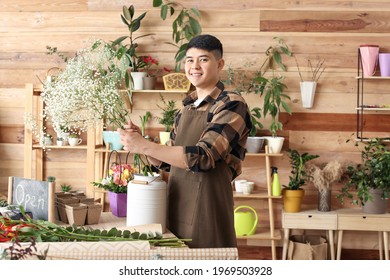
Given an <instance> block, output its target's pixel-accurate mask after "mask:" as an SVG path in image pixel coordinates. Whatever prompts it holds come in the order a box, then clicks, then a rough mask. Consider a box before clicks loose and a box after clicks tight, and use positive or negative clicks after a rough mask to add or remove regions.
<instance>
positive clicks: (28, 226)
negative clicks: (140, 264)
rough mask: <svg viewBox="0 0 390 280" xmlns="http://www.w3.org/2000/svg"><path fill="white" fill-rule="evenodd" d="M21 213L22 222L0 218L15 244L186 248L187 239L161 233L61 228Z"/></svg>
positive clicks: (76, 227) (112, 229) (115, 229)
mask: <svg viewBox="0 0 390 280" xmlns="http://www.w3.org/2000/svg"><path fill="white" fill-rule="evenodd" d="M20 209H21V213H23V215H24V219H25V220H10V219H8V218H6V217H4V216H0V225H5V226H7V227H10V228H12V230H13V231H14V232H13V233H14V236H15V238H14V240H16V241H17V242H30V241H31V240H32V238H33V239H34V240H36V241H37V242H72V241H86V242H88V241H95V242H98V241H137V240H146V241H148V242H149V243H150V244H151V245H152V246H176V247H183V246H185V244H184V241H189V239H178V238H176V237H174V238H163V236H162V234H161V233H160V232H151V231H149V232H146V233H141V232H137V231H134V232H130V231H129V230H123V231H122V230H118V229H117V228H111V229H109V230H100V229H93V228H90V227H83V226H76V225H72V226H66V227H64V226H60V225H57V224H54V223H51V222H48V221H43V220H33V219H31V218H29V217H28V216H26V215H25V211H24V209H23V208H22V207H21V208H20ZM49 250H50V248H49Z"/></svg>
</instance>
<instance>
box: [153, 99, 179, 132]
mask: <svg viewBox="0 0 390 280" xmlns="http://www.w3.org/2000/svg"><path fill="white" fill-rule="evenodd" d="M160 98H161V101H162V103H163V104H164V106H159V105H157V106H158V108H160V109H161V110H162V111H163V112H162V117H160V118H159V124H162V125H163V126H164V128H165V131H166V132H169V131H171V129H172V127H173V124H174V122H175V116H176V114H177V113H178V112H179V109H178V108H176V101H175V100H168V101H166V100H165V99H164V96H163V95H162V94H161V93H160Z"/></svg>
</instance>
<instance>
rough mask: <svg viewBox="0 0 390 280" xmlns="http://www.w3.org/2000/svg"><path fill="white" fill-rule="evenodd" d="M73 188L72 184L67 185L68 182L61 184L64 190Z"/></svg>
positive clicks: (67, 190)
mask: <svg viewBox="0 0 390 280" xmlns="http://www.w3.org/2000/svg"><path fill="white" fill-rule="evenodd" d="M71 189H72V186H71V185H67V184H62V185H61V190H62V191H63V192H69V191H70V190H71Z"/></svg>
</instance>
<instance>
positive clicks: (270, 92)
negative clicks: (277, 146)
mask: <svg viewBox="0 0 390 280" xmlns="http://www.w3.org/2000/svg"><path fill="white" fill-rule="evenodd" d="M274 40H276V42H277V43H276V44H275V45H273V46H269V47H268V49H267V50H266V52H265V54H266V56H267V57H266V59H265V61H264V62H263V64H262V65H261V67H260V70H259V71H257V72H256V75H255V76H254V77H253V78H252V80H251V81H250V84H249V88H248V92H254V93H255V94H259V95H260V96H264V103H263V117H264V118H265V117H267V116H268V115H270V116H271V123H270V126H269V128H268V129H269V131H270V132H271V134H272V136H276V134H277V131H278V130H282V129H283V124H282V123H281V122H280V121H279V120H278V117H279V114H280V111H281V108H283V109H284V110H285V111H286V112H287V113H288V114H290V115H291V109H290V107H289V105H288V103H287V102H286V101H287V100H290V97H289V96H288V95H287V94H284V93H283V92H284V90H285V89H286V88H287V86H286V84H285V83H284V76H276V75H275V72H274V70H275V69H277V67H279V68H280V69H281V70H283V71H287V69H286V66H285V65H284V64H283V59H282V57H283V55H286V56H290V57H291V56H292V52H291V51H290V50H289V48H288V46H287V45H286V44H285V43H284V41H283V40H282V39H281V38H278V37H275V38H274ZM269 70H271V72H272V76H271V77H265V74H266V73H267V72H268V71H269Z"/></svg>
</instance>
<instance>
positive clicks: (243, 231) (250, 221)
mask: <svg viewBox="0 0 390 280" xmlns="http://www.w3.org/2000/svg"><path fill="white" fill-rule="evenodd" d="M243 208H247V209H249V210H251V211H250V212H246V211H242V212H241V211H238V210H240V209H243ZM257 221H258V218H257V213H256V211H255V209H253V208H252V207H250V206H245V205H242V206H238V207H237V208H236V209H234V229H235V231H236V236H245V235H253V234H254V233H255V232H256V226H257Z"/></svg>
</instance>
